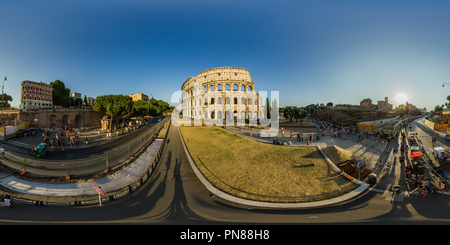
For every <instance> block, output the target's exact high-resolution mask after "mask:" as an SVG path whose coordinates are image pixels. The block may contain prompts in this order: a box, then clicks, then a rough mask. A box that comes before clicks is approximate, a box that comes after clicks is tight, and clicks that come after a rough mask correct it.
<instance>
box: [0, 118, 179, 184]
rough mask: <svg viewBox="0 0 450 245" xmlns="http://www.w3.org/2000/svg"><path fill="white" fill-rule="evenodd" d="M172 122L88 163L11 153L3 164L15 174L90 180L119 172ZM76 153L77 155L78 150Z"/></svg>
mask: <svg viewBox="0 0 450 245" xmlns="http://www.w3.org/2000/svg"><path fill="white" fill-rule="evenodd" d="M169 119H170V118H165V119H163V120H161V121H160V122H158V123H156V124H155V125H154V126H153V127H151V128H150V129H144V131H142V133H141V134H140V135H139V136H138V137H136V138H135V139H133V140H132V141H131V142H128V143H127V144H126V145H122V146H119V147H115V148H112V149H111V150H110V151H108V152H107V153H105V154H103V155H101V156H99V157H95V158H89V159H85V160H70V159H68V160H62V161H59V160H58V161H56V160H41V159H39V158H27V157H21V156H17V155H14V154H11V153H9V152H8V153H7V154H6V155H5V160H6V161H4V162H3V165H6V166H7V167H8V168H9V169H10V170H12V171H13V172H16V173H21V174H23V175H25V176H27V177H32V178H57V179H61V178H66V179H69V178H71V179H73V178H86V177H90V176H95V175H99V174H103V173H106V172H109V171H117V170H119V169H120V168H122V167H124V165H126V164H127V163H129V162H130V161H131V160H132V159H133V158H134V157H136V156H138V155H139V154H140V153H141V152H142V151H143V150H144V149H145V148H146V147H148V146H149V145H150V143H151V142H152V141H153V140H154V139H155V137H156V135H157V134H158V133H159V131H160V130H161V129H162V127H163V126H164V123H165V122H166V121H167V120H169ZM117 140H120V138H119V139H117ZM72 152H73V154H77V150H73V151H71V153H72Z"/></svg>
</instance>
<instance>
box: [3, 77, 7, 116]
mask: <svg viewBox="0 0 450 245" xmlns="http://www.w3.org/2000/svg"><path fill="white" fill-rule="evenodd" d="M5 81H6V77H5V80H3V85H2V124H3V106H4V104H5V103H4V102H3V96H4V94H5V93H4V92H3V88H4V87H5Z"/></svg>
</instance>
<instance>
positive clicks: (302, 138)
mask: <svg viewBox="0 0 450 245" xmlns="http://www.w3.org/2000/svg"><path fill="white" fill-rule="evenodd" d="M302 142H303V134H302Z"/></svg>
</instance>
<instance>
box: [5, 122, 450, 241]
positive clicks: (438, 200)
mask: <svg viewBox="0 0 450 245" xmlns="http://www.w3.org/2000/svg"><path fill="white" fill-rule="evenodd" d="M449 211H450V198H449V197H448V196H445V195H439V194H435V195H433V194H430V195H428V196H427V197H426V198H422V197H416V196H414V195H411V197H409V198H404V199H398V198H392V197H391V196H390V195H387V194H386V193H379V192H375V191H369V192H366V193H364V194H363V196H361V197H360V198H358V199H357V200H353V201H351V202H348V203H344V204H339V205H335V206H332V207H326V208H318V209H309V210H264V209H249V207H244V206H239V205H235V204H230V203H227V202H224V201H222V200H219V199H218V198H216V197H210V195H209V192H208V191H207V190H206V189H205V187H204V186H203V185H202V184H201V183H200V181H199V180H198V179H197V178H196V176H195V175H194V173H193V171H192V169H191V168H190V166H189V163H188V161H187V159H186V156H185V153H184V151H183V148H182V145H181V141H180V138H179V136H178V131H177V128H176V127H173V126H171V128H170V130H169V135H168V140H167V144H166V148H165V149H164V153H163V157H162V160H161V162H160V164H159V165H158V168H157V170H156V171H155V172H154V174H153V176H152V177H151V178H149V180H147V182H145V184H144V185H143V187H142V188H140V189H138V190H137V191H136V192H134V193H132V194H129V195H127V196H125V197H123V198H120V199H117V200H115V201H112V202H107V203H104V206H102V207H100V206H73V207H72V206H71V207H67V206H64V207H63V206H61V207H54V206H32V205H26V204H14V208H13V209H11V210H9V209H4V210H0V212H1V215H0V224H60V223H64V224H157V225H159V224H166V225H167V224H182V225H232V227H234V226H233V225H236V224H246V225H250V224H251V225H255V224H257V225H261V224H335V225H337V224H352V225H354V224H422V225H429V224H448V222H449V221H450V219H449V217H450V212H449ZM227 227H228V226H227ZM251 227H255V226H251ZM228 228H229V227H228ZM261 228H263V227H261ZM191 229H195V228H194V227H192V228H191ZM201 229H206V228H205V227H204V226H202V227H201V228H197V230H201ZM268 229H274V231H276V232H273V233H272V234H274V236H275V237H276V236H280V237H279V238H280V239H282V238H286V237H290V236H293V234H292V233H291V231H289V230H283V229H281V230H280V229H279V228H274V227H269V228H268ZM164 232H165V234H169V235H172V238H173V237H175V239H178V236H179V229H164ZM368 232H370V231H368ZM381 232H383V231H381ZM384 232H387V231H386V230H384ZM124 235H126V234H124ZM155 235H157V233H156V234H155ZM274 236H273V237H272V238H275V237H274ZM294 236H297V234H296V233H294Z"/></svg>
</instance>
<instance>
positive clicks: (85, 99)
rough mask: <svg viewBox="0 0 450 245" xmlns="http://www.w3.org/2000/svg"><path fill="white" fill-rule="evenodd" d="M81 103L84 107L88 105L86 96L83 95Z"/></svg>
mask: <svg viewBox="0 0 450 245" xmlns="http://www.w3.org/2000/svg"><path fill="white" fill-rule="evenodd" d="M83 103H84V105H88V101H87V98H86V95H84V100H83Z"/></svg>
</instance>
